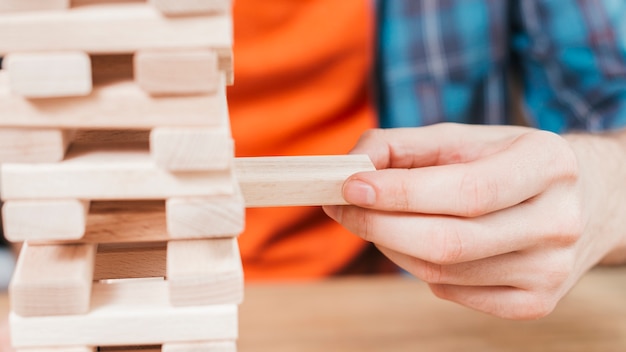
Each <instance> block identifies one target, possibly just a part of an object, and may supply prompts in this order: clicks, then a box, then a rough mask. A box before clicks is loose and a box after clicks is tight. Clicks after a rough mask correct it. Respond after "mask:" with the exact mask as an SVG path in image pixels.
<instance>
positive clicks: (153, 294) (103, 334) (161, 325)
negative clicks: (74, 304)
mask: <svg viewBox="0 0 626 352" xmlns="http://www.w3.org/2000/svg"><path fill="white" fill-rule="evenodd" d="M129 317H132V319H131V318H129ZM10 323H11V339H12V342H13V344H14V346H16V347H20V348H23V347H45V346H59V347H64V346H72V345H87V346H131V345H160V344H163V343H168V342H188V341H214V340H233V339H236V338H237V330H238V329H237V306H236V305H213V306H200V307H172V306H171V305H170V304H169V301H168V287H167V283H166V282H165V281H155V280H148V281H146V280H140V281H126V282H118V283H115V284H94V285H93V292H92V305H91V310H90V311H89V312H88V313H87V314H82V315H65V316H56V317H28V318H25V317H21V316H19V315H16V314H14V313H12V314H11V315H10ZM147 326H149V327H150V328H146V327H147Z"/></svg>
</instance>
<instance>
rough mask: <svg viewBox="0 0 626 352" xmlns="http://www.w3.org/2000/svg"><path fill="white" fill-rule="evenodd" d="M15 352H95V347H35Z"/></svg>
mask: <svg viewBox="0 0 626 352" xmlns="http://www.w3.org/2000/svg"><path fill="white" fill-rule="evenodd" d="M15 352H96V347H88V346H74V347H70V346H68V347H35V348H20V349H18V350H16V351H15Z"/></svg>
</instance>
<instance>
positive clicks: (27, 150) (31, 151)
mask: <svg viewBox="0 0 626 352" xmlns="http://www.w3.org/2000/svg"><path fill="white" fill-rule="evenodd" d="M6 111H10V110H6ZM5 115H11V114H5V113H2V114H0V116H5ZM1 119H2V117H0V120H1ZM72 136H73V131H68V130H61V129H54V128H34V129H27V128H11V127H0V164H2V163H46V162H56V161H60V160H63V157H64V156H65V152H66V150H67V148H68V146H69V145H70V143H71V141H72Z"/></svg>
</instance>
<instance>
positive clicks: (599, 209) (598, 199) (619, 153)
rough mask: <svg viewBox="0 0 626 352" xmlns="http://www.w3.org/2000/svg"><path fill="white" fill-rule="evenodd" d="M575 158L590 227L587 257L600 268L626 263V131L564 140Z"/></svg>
mask: <svg viewBox="0 0 626 352" xmlns="http://www.w3.org/2000/svg"><path fill="white" fill-rule="evenodd" d="M563 137H564V138H565V140H566V141H567V142H568V143H569V144H570V146H571V148H572V150H573V151H574V153H575V154H576V157H577V159H578V163H579V180H578V182H579V183H580V186H581V191H582V197H583V199H582V201H583V205H584V207H585V211H584V213H585V214H586V217H587V218H586V219H584V220H585V221H586V224H587V226H586V227H585V230H584V231H585V232H586V235H587V236H585V237H587V238H591V239H592V240H591V241H590V243H588V244H587V248H586V251H585V252H586V254H587V255H588V256H590V258H589V260H590V261H591V262H592V263H593V264H596V263H600V264H623V263H626V131H621V132H611V133H604V134H568V135H564V136H563Z"/></svg>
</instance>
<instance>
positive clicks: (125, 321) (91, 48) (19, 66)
mask: <svg viewBox="0 0 626 352" xmlns="http://www.w3.org/2000/svg"><path fill="white" fill-rule="evenodd" d="M230 7H231V2H230V0H149V1H140V0H72V1H70V0H37V1H34V0H0V56H3V57H4V62H3V66H2V70H0V163H1V164H2V168H1V173H0V195H1V197H2V200H3V201H4V205H3V208H2V216H3V221H4V232H5V235H6V237H7V238H8V239H9V240H11V241H14V242H24V245H23V247H22V251H21V253H20V256H19V260H18V263H17V266H16V270H15V273H14V276H13V280H12V282H11V285H10V292H9V293H10V297H11V310H12V312H11V317H10V324H11V338H12V343H13V345H14V346H15V347H16V349H17V350H18V351H19V352H53V351H56V352H58V351H67V352H86V351H94V350H95V349H96V348H104V349H106V348H110V347H116V348H118V347H119V346H122V347H125V348H126V347H127V348H137V347H141V346H153V347H154V348H155V349H158V348H161V349H162V351H167V352H230V351H236V339H237V334H238V323H237V318H238V317H237V310H238V304H239V303H240V302H241V301H242V299H243V269H242V264H241V258H240V254H239V249H238V245H237V236H238V235H239V234H240V233H241V232H242V230H243V227H244V217H245V212H244V210H245V207H246V206H273V205H322V204H342V203H343V199H342V198H341V192H340V189H341V184H342V182H343V180H344V179H345V178H346V177H348V176H349V175H350V174H352V173H354V172H357V171H361V170H370V169H372V166H371V162H370V161H369V159H367V157H354V156H344V157H340V156H337V157H324V156H322V157H306V158H302V157H292V158H247V159H235V158H234V152H233V150H234V147H233V140H232V137H231V133H230V124H229V115H228V108H227V102H226V92H225V86H226V85H227V84H230V83H232V81H233V69H232V50H231V47H232V20H231V15H230ZM244 199H245V201H244ZM118 350H119V349H118Z"/></svg>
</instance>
